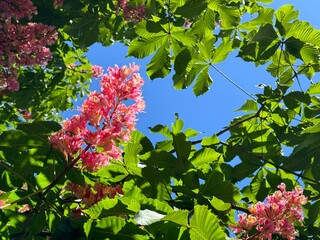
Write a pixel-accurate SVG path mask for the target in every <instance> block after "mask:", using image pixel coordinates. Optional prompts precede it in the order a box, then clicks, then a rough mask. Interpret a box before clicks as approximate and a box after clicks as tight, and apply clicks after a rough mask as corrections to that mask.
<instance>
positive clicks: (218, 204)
mask: <svg viewBox="0 0 320 240" xmlns="http://www.w3.org/2000/svg"><path fill="white" fill-rule="evenodd" d="M210 203H211V205H212V206H213V207H214V208H215V209H217V210H218V211H227V210H231V204H230V203H225V202H224V201H222V200H220V199H219V198H216V197H214V198H212V200H211V201H210Z"/></svg>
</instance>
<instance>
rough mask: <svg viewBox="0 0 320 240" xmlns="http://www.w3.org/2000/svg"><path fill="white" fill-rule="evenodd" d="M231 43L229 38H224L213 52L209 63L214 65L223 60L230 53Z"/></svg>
mask: <svg viewBox="0 0 320 240" xmlns="http://www.w3.org/2000/svg"><path fill="white" fill-rule="evenodd" d="M232 50H233V49H232V41H230V38H224V39H223V41H222V43H221V44H220V45H219V47H218V48H217V49H216V50H215V51H214V53H213V56H212V59H211V63H212V64H216V63H219V62H222V61H223V60H225V59H226V58H227V57H228V55H229V53H230V52H231V51H232Z"/></svg>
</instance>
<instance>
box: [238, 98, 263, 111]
mask: <svg viewBox="0 0 320 240" xmlns="http://www.w3.org/2000/svg"><path fill="white" fill-rule="evenodd" d="M235 111H244V112H251V111H258V103H257V102H256V101H253V100H247V101H246V102H245V103H244V104H243V105H242V106H241V108H239V109H237V110H235Z"/></svg>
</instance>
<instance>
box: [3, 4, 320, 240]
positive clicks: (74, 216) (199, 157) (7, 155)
mask: <svg viewBox="0 0 320 240" xmlns="http://www.w3.org/2000/svg"><path fill="white" fill-rule="evenodd" d="M8 1H9V0H8ZM9 2H10V1H9ZM32 2H33V4H34V6H36V8H37V12H38V14H37V15H34V16H33V17H32V19H24V20H23V21H25V22H28V21H32V22H35V23H42V24H46V25H50V26H55V27H56V30H57V31H58V38H57V41H56V42H55V43H54V44H53V45H51V46H50V47H49V48H50V50H51V52H52V59H51V61H49V62H48V64H47V65H45V66H18V67H17V71H18V74H19V83H20V89H19V91H15V92H1V96H0V101H1V103H0V108H1V111H0V124H1V125H0V182H1V184H0V190H1V191H0V192H1V194H0V209H1V210H0V236H1V238H2V239H141V240H142V239H192V240H198V239H201V240H209V239H226V238H227V237H230V236H231V233H230V224H236V220H237V216H236V215H237V213H238V212H239V211H240V212H244V213H249V210H248V208H249V206H251V205H252V204H256V203H257V202H259V201H261V202H263V201H264V200H265V198H266V197H267V196H268V195H271V194H273V193H274V192H275V191H276V190H277V186H278V185H279V184H281V183H285V184H286V186H287V189H294V187H295V186H297V185H301V186H302V187H303V188H304V195H305V196H306V197H307V199H308V202H307V204H306V205H304V206H303V211H304V225H302V224H299V223H294V224H295V227H296V229H297V230H298V232H299V234H300V236H299V239H320V230H319V229H320V226H319V224H320V220H319V216H320V215H319V211H320V200H319V199H320V157H319V156H320V150H319V149H320V148H319V146H320V138H319V136H318V135H319V132H320V122H319V114H320V100H319V97H318V95H319V94H320V83H319V82H316V83H314V82H313V81H312V79H313V77H314V76H315V74H317V73H318V72H319V71H320V69H319V66H320V65H319V64H320V30H318V29H315V28H314V27H313V26H311V25H310V24H309V23H308V22H305V21H302V20H300V19H299V18H298V17H299V11H298V10H297V9H295V8H294V6H292V5H289V4H287V5H284V6H282V7H280V8H278V9H273V8H270V7H269V5H268V4H269V3H271V2H272V0H260V1H258V0H247V1H242V0H168V1H167V0H147V1H142V0H136V1H112V0H99V1H98V0H64V2H63V5H61V6H56V5H54V3H53V1H40V0H33V1H32ZM54 2H55V4H57V3H56V2H57V1H54ZM54 6H56V7H54ZM0 11H3V10H2V9H0ZM248 15H251V16H254V17H253V18H251V19H250V20H248V21H246V20H243V19H248V18H246V16H248ZM132 16H135V17H134V18H133V17H132ZM23 21H22V23H24V22H23ZM0 24H3V23H2V22H0ZM114 42H120V43H123V44H124V45H125V46H126V47H127V50H128V53H127V55H128V56H132V57H136V58H146V57H148V56H150V62H149V63H148V65H147V75H148V76H149V78H150V79H151V80H153V79H155V78H165V77H167V76H168V75H169V73H172V76H173V77H172V81H173V86H174V88H175V89H185V88H187V87H190V86H192V91H193V92H194V94H195V95H196V96H200V95H202V94H205V93H206V92H207V91H208V90H209V88H210V86H211V85H212V83H213V77H212V76H211V73H210V70H212V69H213V70H215V71H217V72H218V73H219V74H221V75H222V76H223V77H225V78H227V79H228V77H227V76H226V75H225V74H224V73H223V72H221V71H220V70H219V69H218V68H217V66H216V64H217V63H219V62H222V61H224V60H225V59H226V58H227V57H228V55H229V54H230V53H232V52H235V53H236V54H237V56H238V57H239V58H241V59H242V60H243V61H245V62H248V63H247V64H252V63H254V64H255V65H256V66H260V65H261V66H263V67H264V68H265V70H266V71H267V72H269V73H270V76H271V77H272V78H273V79H274V81H275V83H276V85H275V87H274V88H272V87H270V86H265V87H264V90H263V93H259V94H256V95H250V94H248V95H249V96H248V98H249V97H250V98H249V99H248V100H247V101H246V102H245V103H243V105H242V107H240V108H239V109H238V111H239V112H241V113H242V115H241V116H240V117H237V118H235V119H231V120H230V124H229V125H228V126H227V127H226V128H224V129H223V130H221V131H219V132H216V133H211V135H210V134H209V135H208V136H205V137H203V136H200V135H199V132H198V131H197V130H194V129H191V128H185V127H184V125H185V124H184V121H183V120H182V119H179V117H178V116H176V119H175V121H174V123H173V124H172V125H171V126H164V125H161V124H159V125H156V126H154V127H152V128H150V130H151V132H152V133H154V134H161V135H162V136H163V137H164V139H165V140H163V141H160V142H156V143H153V142H151V141H150V140H149V139H148V137H147V136H145V135H144V134H142V133H141V132H139V131H134V132H132V134H131V139H130V141H128V142H126V141H119V142H117V143H116V144H117V146H122V147H121V149H122V150H123V153H122V158H121V160H118V161H116V160H110V164H109V165H107V166H104V167H101V168H99V170H98V171H88V170H87V169H85V168H81V167H74V164H73V163H72V162H73V161H74V159H75V158H78V160H79V156H71V155H66V154H65V153H63V152H60V151H59V150H58V149H56V148H54V146H52V145H51V144H50V143H49V141H48V139H49V137H50V136H51V135H52V134H53V133H54V132H57V131H59V130H60V129H61V120H62V118H61V116H60V114H61V112H62V111H65V110H68V109H71V108H73V104H74V100H76V99H79V98H83V97H84V96H86V95H87V94H88V93H89V90H88V88H89V84H90V83H91V77H92V72H91V69H92V66H91V63H90V62H89V61H88V59H87V58H86V56H85V53H86V51H87V50H88V48H89V47H90V46H91V45H92V44H94V43H101V44H102V45H103V46H104V47H109V46H111V45H112V44H113V43H114ZM0 51H1V49H0ZM249 62H251V63H249ZM3 69H5V66H0V71H4V70H3ZM301 78H306V79H309V80H310V81H308V89H307V90H306V91H303V90H302V88H301V86H300V81H301ZM228 80H231V79H228ZM231 81H232V80H231ZM0 83H1V84H2V80H1V79H0ZM210 91H214V84H213V87H212V89H211V90H210ZM26 113H28V114H31V116H32V117H31V118H30V116H29V115H26ZM158 121H159V122H161V119H158ZM187 125H191V123H187ZM195 138H196V139H197V140H193V139H195ZM222 139H224V140H222ZM97 151H98V152H99V151H102V150H101V149H99V148H97ZM72 164H73V165H72ZM70 183H72V184H75V185H72V186H77V190H78V192H76V193H75V191H72V190H71V188H70ZM97 183H99V184H101V185H99V186H100V188H98V187H97V186H98V185H97ZM68 184H69V185H68ZM68 186H69V187H68ZM84 189H85V190H84ZM97 189H100V190H101V191H102V190H103V191H108V192H107V193H106V192H105V194H104V195H103V197H102V198H101V199H99V200H97V201H96V202H95V203H94V204H86V203H85V202H84V201H82V200H83V198H84V195H85V194H86V193H87V192H88V191H91V193H92V194H96V193H97V192H98V190H97ZM80 191H86V192H85V193H84V194H82V195H81V194H80V193H79V192H80ZM249 209H250V208H249ZM252 231H253V232H252V233H250V234H252V235H254V234H256V232H254V231H255V230H254V229H253V230H252ZM273 237H274V238H276V237H277V236H275V235H274V236H273ZM248 239H249V238H248ZM250 239H251V238H250Z"/></svg>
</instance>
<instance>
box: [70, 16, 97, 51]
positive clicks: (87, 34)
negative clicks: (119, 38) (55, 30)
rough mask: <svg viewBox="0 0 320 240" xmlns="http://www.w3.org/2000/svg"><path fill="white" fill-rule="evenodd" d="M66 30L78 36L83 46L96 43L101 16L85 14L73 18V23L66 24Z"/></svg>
mask: <svg viewBox="0 0 320 240" xmlns="http://www.w3.org/2000/svg"><path fill="white" fill-rule="evenodd" d="M64 31H65V32H66V33H68V34H69V35H72V36H73V37H76V38H78V42H79V45H80V47H81V48H86V47H89V46H90V45H92V44H93V43H95V42H96V41H97V40H98V36H99V18H98V16H97V15H93V14H85V15H83V16H82V17H81V18H78V19H74V20H72V23H71V25H68V26H65V27H64Z"/></svg>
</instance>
